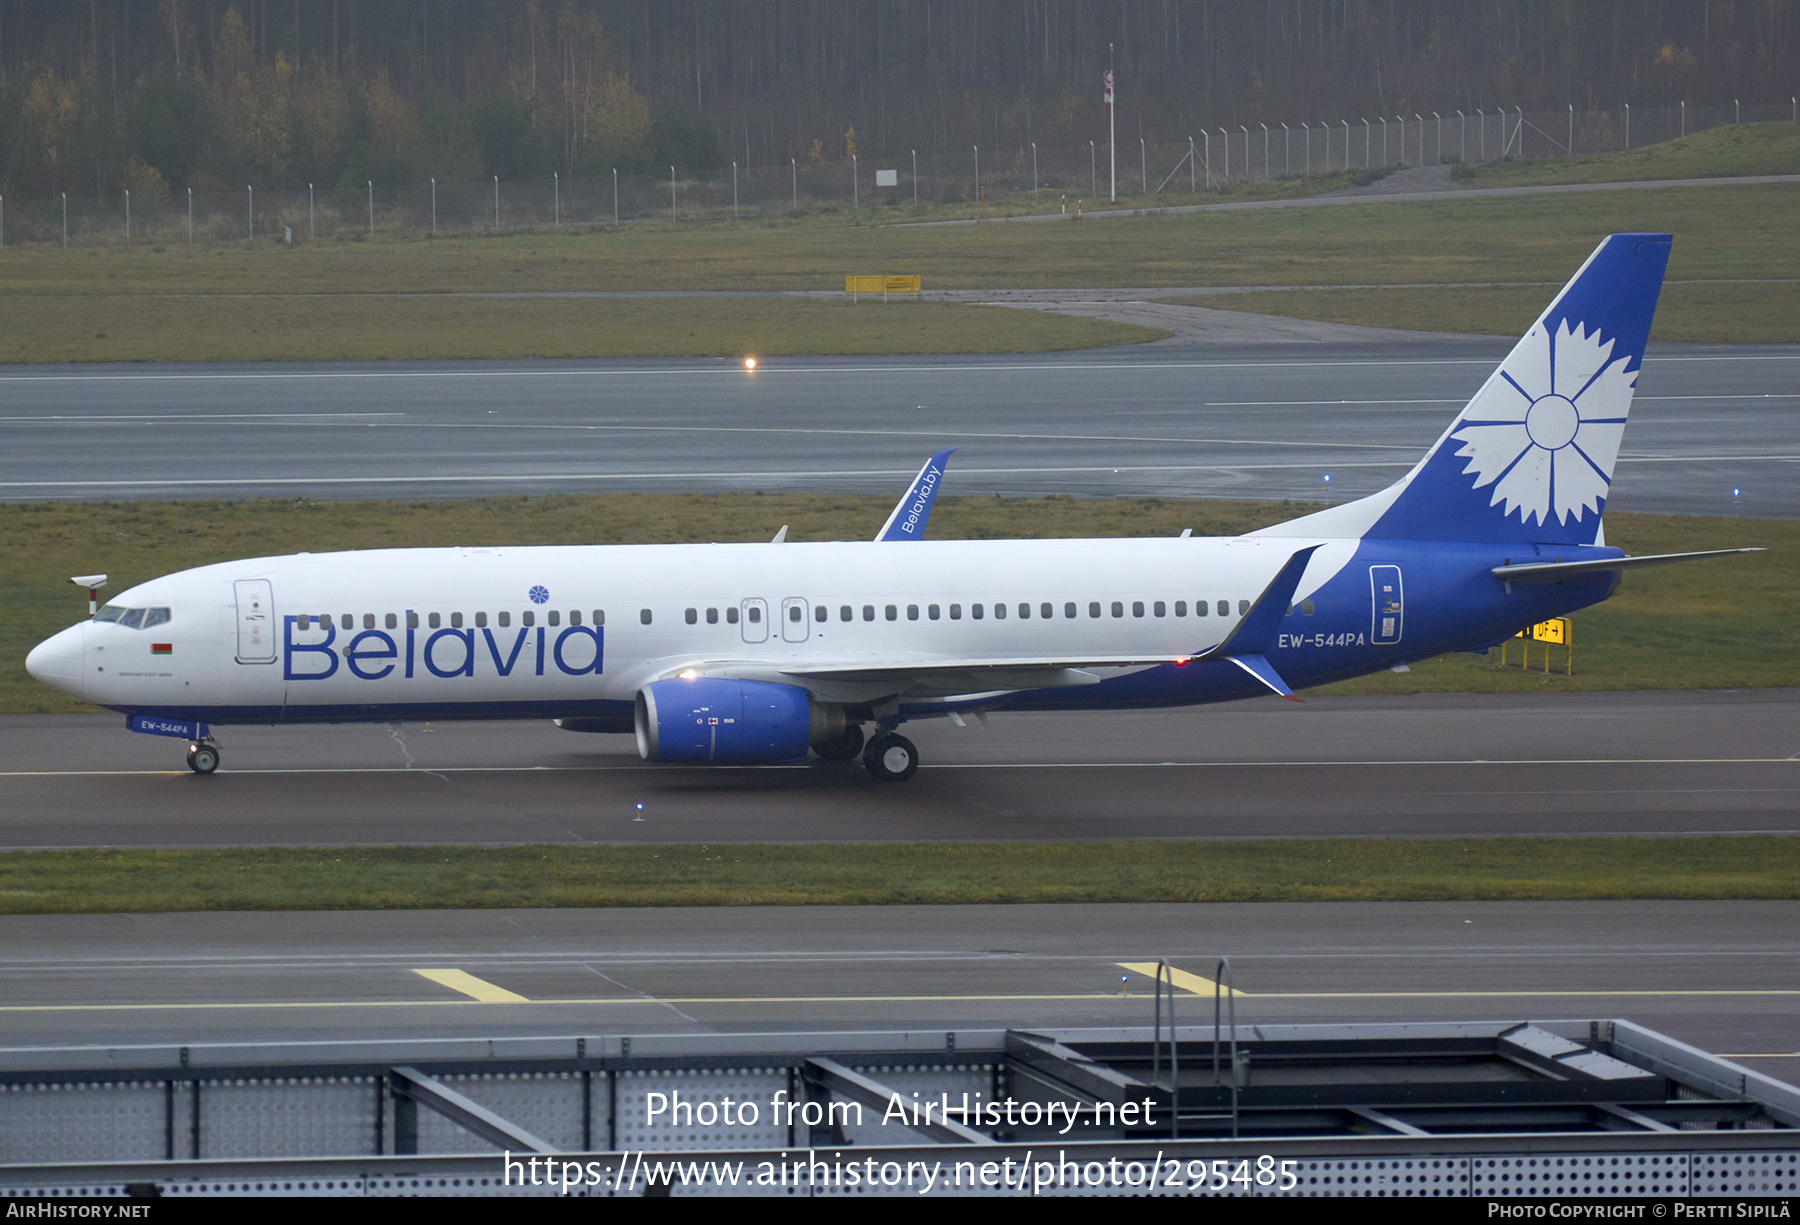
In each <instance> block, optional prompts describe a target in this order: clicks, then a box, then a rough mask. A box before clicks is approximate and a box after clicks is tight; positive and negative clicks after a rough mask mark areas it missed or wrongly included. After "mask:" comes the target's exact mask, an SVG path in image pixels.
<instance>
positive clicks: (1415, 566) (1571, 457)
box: [26, 234, 1754, 782]
mask: <svg viewBox="0 0 1800 1225" xmlns="http://www.w3.org/2000/svg"><path fill="white" fill-rule="evenodd" d="M1671 241H1672V240H1671V237H1670V236H1669V235H1667V234H1614V235H1611V236H1610V237H1608V238H1606V239H1605V240H1604V241H1603V242H1601V243H1600V245H1599V246H1598V247H1597V248H1595V250H1594V252H1593V254H1592V255H1591V256H1589V257H1588V260H1587V262H1586V263H1584V264H1583V265H1582V266H1581V268H1580V270H1579V271H1577V272H1576V273H1575V275H1574V277H1573V278H1572V279H1571V280H1570V281H1569V283H1568V284H1567V285H1566V286H1564V288H1563V289H1562V291H1561V292H1560V293H1559V294H1557V296H1556V298H1555V300H1554V301H1552V302H1551V304H1550V305H1549V306H1548V307H1547V308H1546V309H1545V311H1544V313H1543V314H1542V315H1541V316H1539V318H1538V320H1537V321H1536V322H1535V323H1534V324H1532V326H1531V328H1530V329H1529V330H1528V331H1527V332H1526V333H1525V334H1524V336H1523V337H1522V338H1521V339H1520V340H1519V341H1518V343H1517V344H1516V345H1515V346H1514V347H1513V349H1512V351H1511V352H1510V353H1509V354H1508V355H1507V357H1506V358H1505V360H1504V361H1502V362H1501V363H1500V365H1499V366H1498V368H1496V369H1495V370H1494V372H1493V373H1492V375H1490V376H1489V378H1488V379H1487V381H1486V382H1485V383H1483V384H1482V386H1481V388H1480V390H1478V391H1477V392H1476V393H1475V395H1474V397H1473V398H1472V399H1470V400H1469V402H1468V404H1467V405H1466V406H1465V407H1464V408H1463V410H1462V411H1461V412H1460V413H1459V414H1458V415H1457V417H1456V419H1455V420H1454V421H1453V422H1452V423H1451V424H1450V426H1449V427H1448V428H1447V429H1445V431H1444V432H1443V434H1442V435H1441V436H1440V437H1439V438H1438V440H1437V442H1436V443H1435V444H1434V445H1433V446H1432V447H1431V449H1430V450H1429V451H1428V452H1427V453H1426V455H1425V456H1424V458H1423V459H1421V460H1420V461H1419V462H1418V464H1417V465H1416V466H1414V467H1413V468H1412V469H1411V470H1410V471H1409V472H1408V473H1407V474H1406V475H1405V476H1403V477H1402V478H1401V479H1400V480H1398V481H1396V482H1395V483H1394V484H1393V485H1391V486H1390V487H1388V488H1387V489H1385V490H1382V491H1381V492H1379V493H1376V494H1373V495H1371V496H1368V497H1365V498H1361V499H1359V500H1356V501H1353V502H1348V503H1344V504H1341V505H1337V506H1332V507H1328V508H1326V509H1324V510H1320V511H1318V512H1316V513H1312V514H1308V515H1304V516H1302V517H1300V518H1297V519H1294V520H1292V521H1290V522H1286V523H1282V524H1278V525H1276V526H1273V527H1268V528H1263V529H1261V530H1259V531H1254V532H1250V533H1247V534H1245V535H1242V536H1235V537H1218V538H1200V537H1193V536H1190V535H1189V534H1187V533H1185V532H1184V533H1183V534H1182V536H1181V537H1179V538H1161V539H1102V540H962V541H927V540H924V539H922V536H923V533H924V530H925V526H926V524H927V522H928V520H929V516H930V511H931V506H932V501H933V499H934V498H935V497H936V494H937V490H938V488H939V486H940V484H941V482H942V480H943V478H944V471H945V465H946V463H947V461H948V459H949V454H950V452H949V451H940V452H938V453H937V454H935V455H933V456H932V457H931V458H930V459H929V460H928V461H927V462H926V464H925V466H924V467H923V468H921V469H920V471H919V475H918V477H917V478H915V480H914V482H913V485H912V487H911V488H909V489H908V491H907V494H906V496H904V497H903V498H902V499H901V500H900V503H899V504H898V505H897V506H896V507H895V509H894V513H893V514H892V515H890V516H889V518H888V521H887V522H886V523H885V524H883V526H882V530H881V532H879V533H878V534H877V537H876V539H875V540H873V541H864V542H855V541H839V542H826V543H795V542H789V541H787V539H786V532H787V529H786V528H785V527H784V528H783V529H782V530H781V532H780V533H778V534H777V536H776V538H775V539H774V540H773V541H770V542H768V543H762V544H697V545H693V544H684V545H611V546H554V547H524V548H450V549H442V548H438V549H380V550H370V551H361V552H345V553H318V554H307V553H301V554H296V555H293V556H288V557H264V558H254V559H249V560H245V561H236V562H226V563H222V564H217V565H209V566H202V567H199V568H197V569H193V570H187V571H183V572H181V573H178V574H172V575H169V576H167V577H164V578H158V579H154V580H151V581H149V582H146V583H141V584H139V585H138V586H136V587H133V588H131V589H130V590H128V591H125V592H123V593H121V594H120V595H119V596H118V597H117V599H116V600H114V601H111V602H109V603H107V604H106V605H105V606H104V607H102V608H100V609H99V610H98V613H97V615H95V616H93V617H92V618H91V619H90V620H87V621H84V622H82V623H80V624H77V625H75V626H72V627H70V628H68V629H65V630H63V631H62V632H61V633H59V634H56V635H55V636H54V637H52V638H49V639H48V640H46V641H45V642H43V643H41V644H39V645H38V646H37V647H36V648H35V649H33V650H32V651H31V653H30V656H29V658H28V659H27V660H26V667H27V669H28V670H29V671H30V673H31V675H33V676H34V677H36V678H38V679H39V680H41V681H43V682H45V683H47V684H50V685H53V686H55V687H57V688H59V689H62V690H65V691H67V692H69V693H71V694H74V695H75V696H77V697H80V698H82V699H84V700H86V701H88V702H92V703H95V704H97V705H100V706H104V707H107V708H109V709H111V710H114V711H119V712H122V713H123V714H124V715H125V716H126V725H127V727H128V728H129V729H130V730H132V731H136V732H143V733H148V734H154V735H164V736H172V737H176V738H181V739H186V740H188V741H189V745H188V754H187V764H188V766H189V767H190V768H191V769H192V770H194V771H195V772H196V773H198V774H210V773H212V772H213V771H214V770H216V769H217V768H218V765H219V761H220V753H219V743H218V741H217V740H216V739H215V738H214V736H213V734H212V728H213V727H214V726H220V725H230V724H246V723H260V724H286V723H307V722H333V723H337V722H369V723H391V722H395V721H400V720H443V719H539V718H542V719H551V720H554V721H555V722H556V724H557V725H558V726H559V727H561V728H563V729H565V730H569V731H579V732H601V733H620V734H633V735H635V736H636V739H637V747H638V752H639V754H640V756H641V757H643V758H644V759H645V760H647V761H657V762H685V763H724V764H755V763H773V762H786V761H794V760H798V759H801V758H804V757H805V756H806V755H807V753H808V752H809V751H810V752H812V753H813V754H816V755H817V756H818V757H820V758H823V759H825V760H826V761H850V760H852V759H854V758H856V757H857V756H858V755H859V754H860V756H861V759H862V763H863V765H864V767H865V768H866V769H867V770H868V772H869V773H870V774H871V775H873V776H874V777H875V778H876V779H878V780H882V781H886V782H899V781H903V780H905V779H907V778H910V777H911V776H912V775H913V773H914V772H915V771H916V770H917V769H918V766H919V755H918V750H917V748H916V747H915V746H914V745H913V743H912V742H911V741H910V740H908V739H907V738H906V737H905V736H903V735H901V734H900V732H899V730H898V729H899V728H900V727H901V726H902V725H903V724H905V723H907V722H909V721H912V720H918V719H925V718H933V717H945V718H948V719H950V720H951V721H952V722H954V723H957V724H959V725H961V724H963V722H964V716H965V715H973V716H974V717H977V718H979V719H980V720H982V721H983V722H985V721H986V716H987V714H988V713H990V712H1000V711H1021V710H1038V711H1058V710H1094V709H1110V710H1118V709H1125V708H1144V707H1176V706H1188V705H1195V704H1199V703H1208V702H1221V701H1230V700H1235V699H1242V698H1250V697H1255V696H1258V695H1265V694H1271V693H1273V694H1278V695H1280V696H1282V697H1284V698H1295V693H1294V691H1295V690H1296V689H1303V688H1306V687H1310V686H1315V685H1321V684H1326V683H1328V682H1331V681H1337V680H1341V679H1344V678H1347V677H1353V676H1358V675H1362V674H1365V673H1371V672H1377V671H1381V670H1384V669H1391V668H1396V667H1398V666H1400V665H1404V664H1408V663H1413V662H1417V661H1419V660H1423V659H1427V658H1430V657H1433V656H1437V655H1441V654H1444V653H1446V652H1451V651H1472V652H1478V653H1479V652H1485V651H1486V650H1487V649H1488V648H1489V647H1491V646H1493V645H1496V644H1498V643H1500V642H1502V641H1504V640H1505V639H1507V638H1509V637H1511V636H1512V635H1513V634H1514V633H1515V632H1517V631H1518V630H1520V629H1521V628H1523V627H1525V626H1528V625H1532V624H1534V623H1537V622H1540V621H1543V620H1546V619H1548V618H1551V617H1555V616H1559V615H1562V614H1565V613H1568V612H1571V611H1573V610H1575V609H1579V608H1584V607H1587V606H1588V605H1591V604H1595V603H1598V602H1599V601H1601V600H1604V599H1605V598H1607V596H1609V595H1610V594H1611V593H1612V592H1613V590H1614V589H1615V588H1616V587H1617V586H1618V584H1619V582H1620V580H1621V577H1622V575H1623V573H1624V572H1625V571H1627V570H1631V569H1636V568H1638V567H1643V566H1652V565H1661V564H1665V563H1668V562H1675V561H1685V560H1691V559H1695V558H1704V557H1717V556H1722V555H1725V554H1729V553H1739V552H1751V551H1754V550H1745V549H1716V550H1709V551H1705V552H1697V553H1681V554H1664V555H1658V556H1646V557H1626V556H1625V555H1624V553H1623V551H1622V550H1619V549H1617V548H1611V547H1608V546H1607V545H1606V543H1605V539H1604V533H1603V529H1602V525H1601V514H1602V512H1603V510H1604V508H1605V504H1606V499H1607V496H1608V494H1609V492H1610V489H1611V484H1612V473H1613V467H1614V463H1615V461H1616V460H1617V457H1618V452H1619V444H1620V440H1621V438H1622V436H1623V434H1624V429H1625V424H1626V418H1627V415H1628V413H1629V411H1630V407H1631V398H1632V393H1633V390H1634V389H1635V387H1636V384H1637V376H1638V373H1639V367H1640V365H1641V362H1642V358H1643V353H1644V347H1645V344H1646V341H1647V339H1648V336H1649V332H1650V322H1651V318H1652V315H1653V314H1654V312H1655V308H1656V300H1657V296H1658V294H1659V293H1660V291H1661V287H1662V280H1663V273H1664V269H1665V268H1666V266H1667V263H1668V258H1669V250H1670V245H1671ZM902 545H904V547H900V546H902ZM96 579H98V580H100V581H102V582H103V581H104V578H103V576H96V575H87V576H79V581H81V582H83V583H84V584H86V585H89V586H92V585H93V584H94V580H96ZM90 594H91V593H90ZM1295 700H1298V699H1297V698H1295ZM865 725H872V734H870V735H867V736H866V737H865V733H864V730H863V729H864V727H865Z"/></svg>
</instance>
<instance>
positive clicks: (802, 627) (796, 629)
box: [781, 595, 812, 642]
mask: <svg viewBox="0 0 1800 1225" xmlns="http://www.w3.org/2000/svg"><path fill="white" fill-rule="evenodd" d="M811 611H812V605H810V604H808V603H807V602H806V597H805V596H798V595H791V596H789V597H788V598H787V599H785V600H783V601H782V602H781V637H782V640H783V641H784V642H805V641H806V623H807V615H808V614H809V613H810V612H811Z"/></svg>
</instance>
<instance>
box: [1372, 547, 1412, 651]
mask: <svg viewBox="0 0 1800 1225" xmlns="http://www.w3.org/2000/svg"><path fill="white" fill-rule="evenodd" d="M1369 594H1370V596H1371V597H1372V598H1373V600H1374V607H1375V614H1374V621H1373V622H1372V624H1371V625H1370V626H1369V641H1370V642H1371V643H1372V644H1374V645H1375V646H1378V647H1386V646H1393V645H1394V644H1395V643H1397V642H1399V641H1400V633H1401V631H1402V630H1403V629H1405V628H1406V598H1405V592H1404V590H1403V589H1402V588H1401V585H1400V567H1399V566H1370V567H1369Z"/></svg>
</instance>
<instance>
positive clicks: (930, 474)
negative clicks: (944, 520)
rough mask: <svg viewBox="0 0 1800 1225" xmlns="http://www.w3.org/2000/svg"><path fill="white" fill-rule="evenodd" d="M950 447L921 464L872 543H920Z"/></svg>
mask: <svg viewBox="0 0 1800 1225" xmlns="http://www.w3.org/2000/svg"><path fill="white" fill-rule="evenodd" d="M955 450H956V448H955V447H951V448H950V449H949V450H946V451H939V452H937V453H936V454H934V455H933V456H932V457H931V458H930V459H928V460H926V461H925V466H924V467H923V468H920V469H919V475H917V476H915V477H914V478H913V483H912V484H911V485H910V486H909V487H908V488H907V490H906V496H905V497H903V498H901V499H900V501H899V502H898V503H897V504H896V505H895V507H894V513H893V514H891V515H889V516H888V517H887V522H886V523H884V524H882V525H881V530H880V531H879V532H876V533H875V541H876V543H878V544H879V543H880V542H881V541H883V540H923V539H924V538H925V523H926V521H927V520H929V519H930V518H931V504H932V503H933V502H935V501H936V500H937V491H938V483H939V482H940V481H942V480H943V479H944V468H945V467H946V466H947V465H948V464H949V462H950V455H951V452H953V451H955Z"/></svg>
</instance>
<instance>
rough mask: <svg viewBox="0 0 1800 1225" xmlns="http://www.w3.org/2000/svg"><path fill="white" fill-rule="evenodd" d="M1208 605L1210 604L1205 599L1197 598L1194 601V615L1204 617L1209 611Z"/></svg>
mask: <svg viewBox="0 0 1800 1225" xmlns="http://www.w3.org/2000/svg"><path fill="white" fill-rule="evenodd" d="M1208 607H1209V606H1208V605H1207V603H1206V601H1205V600H1195V601H1194V615H1195V616H1196V617H1204V616H1205V615H1206V613H1207V609H1208Z"/></svg>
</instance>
